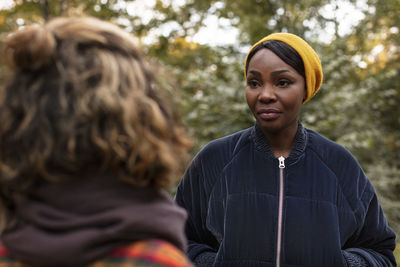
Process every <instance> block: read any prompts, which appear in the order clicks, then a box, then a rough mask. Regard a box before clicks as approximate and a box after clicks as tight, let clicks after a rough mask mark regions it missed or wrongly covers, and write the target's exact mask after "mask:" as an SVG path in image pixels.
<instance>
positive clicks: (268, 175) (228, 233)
mask: <svg viewBox="0 0 400 267" xmlns="http://www.w3.org/2000/svg"><path fill="white" fill-rule="evenodd" d="M282 163H283V164H281V165H282V166H281V167H282V168H280V167H279V160H278V159H276V158H275V157H274V154H273V152H272V150H271V149H270V146H269V145H268V142H267V140H266V139H265V137H264V135H263V133H262V132H261V129H260V128H259V126H258V125H257V124H256V125H255V126H254V127H252V128H249V129H246V130H243V131H241V132H238V133H235V134H233V135H231V136H227V137H224V138H221V139H218V140H215V141H212V142H211V143H209V144H208V145H206V146H205V147H204V148H203V149H202V150H201V151H200V152H199V154H198V155H197V156H196V157H195V158H194V159H193V161H192V163H191V165H190V167H189V168H188V170H187V171H186V173H185V175H184V178H183V180H182V181H181V183H180V184H179V187H178V191H177V194H176V201H177V203H178V204H179V205H181V206H182V207H184V208H185V209H186V210H187V212H188V215H189V217H188V221H187V225H186V234H187V237H188V239H189V249H188V255H189V258H190V259H191V260H192V261H194V262H195V263H196V265H197V266H229V267H236V266H237V267H239V266H240V267H246V266H287V267H289V266H290V267H294V266H302V267H305V266H323V267H329V266H335V267H337V266H396V263H395V259H394V256H393V250H394V247H395V234H394V233H393V231H392V230H391V229H390V228H389V227H388V224H387V221H386V219H385V216H384V214H383V212H382V209H381V207H380V205H379V202H378V199H377V197H376V194H375V191H374V188H373V187H372V185H371V183H370V182H369V180H368V179H367V178H366V176H365V174H364V173H363V171H362V169H361V167H360V166H359V164H358V163H357V161H356V160H355V159H354V157H353V156H352V155H351V154H350V153H349V152H348V151H347V150H346V149H345V148H343V147H342V146H340V145H338V144H336V143H334V142H332V141H329V140H328V139H326V138H324V137H322V136H321V135H319V134H317V133H316V132H313V131H311V130H308V129H305V128H303V127H302V126H301V124H299V129H298V131H297V134H296V137H295V141H294V145H293V149H292V152H291V154H290V156H289V157H288V158H286V159H285V160H284V162H282ZM283 165H284V167H283ZM281 176H282V177H281ZM278 244H280V245H278ZM277 261H278V264H277Z"/></svg>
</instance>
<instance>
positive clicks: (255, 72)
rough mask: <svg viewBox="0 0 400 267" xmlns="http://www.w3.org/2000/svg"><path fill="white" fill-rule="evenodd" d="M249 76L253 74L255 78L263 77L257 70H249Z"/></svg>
mask: <svg viewBox="0 0 400 267" xmlns="http://www.w3.org/2000/svg"><path fill="white" fill-rule="evenodd" d="M249 74H253V75H254V76H257V77H261V76H262V75H261V72H259V71H256V70H249Z"/></svg>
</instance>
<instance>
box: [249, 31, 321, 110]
mask: <svg viewBox="0 0 400 267" xmlns="http://www.w3.org/2000/svg"><path fill="white" fill-rule="evenodd" d="M270 40H276V41H281V42H284V43H286V44H288V45H289V46H291V47H292V48H293V49H294V50H296V51H297V53H299V55H300V57H301V58H302V60H303V63H304V70H305V74H306V81H305V82H306V90H307V95H306V98H305V99H304V101H303V104H304V103H306V102H307V101H308V100H310V99H311V98H312V97H313V96H314V95H315V94H316V93H317V92H318V90H319V88H320V86H321V83H322V78H323V74H322V66H321V61H320V59H319V57H318V55H317V53H316V52H315V51H314V49H312V47H311V46H310V45H309V44H308V43H307V42H306V41H304V40H303V39H302V38H300V37H299V36H297V35H294V34H291V33H284V32H279V33H272V34H270V35H268V36H266V37H264V38H263V39H261V40H260V41H258V42H257V43H255V44H254V45H253V46H252V47H251V48H250V50H249V52H248V53H247V55H246V60H245V65H244V72H245V73H244V76H245V77H246V76H247V73H246V67H247V66H246V64H247V57H248V56H249V54H250V52H251V51H252V50H253V49H254V48H255V47H256V46H257V45H259V44H261V43H263V42H265V41H270Z"/></svg>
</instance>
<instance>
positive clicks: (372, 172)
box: [0, 0, 400, 262]
mask: <svg viewBox="0 0 400 267" xmlns="http://www.w3.org/2000/svg"><path fill="white" fill-rule="evenodd" d="M399 13H400V0H302V1H298V0H220V1H218V0H186V1H185V0H135V1H127V0H125V1H123V0H87V1H80V0H14V1H13V0H1V3H0V40H3V39H4V37H5V36H6V35H7V33H8V32H10V31H13V30H16V29H18V28H21V27H24V26H25V25H29V24H31V23H42V22H44V21H46V20H49V19H51V18H53V17H56V16H82V15H90V16H94V17H98V18H101V19H104V20H107V21H111V22H113V23H116V24H118V25H120V26H121V27H122V28H125V29H126V30H128V31H129V32H131V33H132V34H133V35H134V36H135V37H136V39H137V42H138V45H139V46H141V48H142V49H143V51H144V52H145V53H146V55H147V56H148V58H149V60H151V61H154V62H157V66H158V69H159V73H158V75H157V79H158V81H159V82H160V83H161V84H162V87H163V88H165V89H166V90H167V92H169V94H171V95H172V96H173V97H174V99H175V103H176V105H177V106H178V108H179V111H180V114H181V116H182V119H183V121H184V124H185V125H186V127H187V129H188V131H189V133H190V134H191V136H192V137H193V139H194V141H195V146H194V148H193V150H192V155H194V154H195V153H196V152H197V151H198V150H199V149H200V148H201V147H202V146H203V145H204V144H206V143H207V142H209V141H210V140H212V139H215V138H218V137H221V136H224V135H227V134H231V133H233V132H235V131H237V130H240V129H244V128H247V127H250V126H252V125H253V124H254V120H253V117H252V115H251V114H250V112H249V110H248V108H247V104H246V101H245V97H244V88H245V81H244V76H243V70H242V69H243V61H244V56H245V54H246V52H247V50H248V49H249V48H250V44H252V43H254V42H256V41H258V40H259V39H261V38H262V37H264V36H265V35H267V34H269V33H272V32H277V31H285V32H291V33H294V34H297V35H300V36H302V37H303V38H305V39H306V40H307V41H308V42H309V43H310V44H311V45H312V47H314V48H315V49H316V50H317V52H318V54H319V55H320V58H321V60H322V65H323V69H324V83H323V84H322V87H321V90H320V91H319V93H318V94H317V95H316V96H315V99H314V100H313V101H310V102H308V103H307V104H306V105H304V107H303V111H302V114H301V120H302V123H303V124H304V125H305V126H306V127H309V128H311V129H314V130H316V131H318V132H320V133H321V134H323V135H325V136H327V137H328V138H330V139H331V140H334V141H336V142H338V143H340V144H342V145H344V146H345V147H346V148H347V149H349V150H350V151H351V152H352V153H353V154H354V155H355V157H356V158H357V159H358V161H359V162H360V164H361V166H362V167H363V169H364V170H365V172H366V173H367V175H368V177H369V178H370V180H371V181H372V183H373V184H374V186H375V188H376V191H377V193H378V196H379V200H380V201H381V203H382V206H383V209H384V211H385V214H386V216H387V218H388V220H389V224H390V226H391V227H392V228H393V229H394V230H395V231H396V233H397V236H400V34H399V31H400V16H399ZM8 74H9V73H8V71H7V69H6V68H5V67H4V65H3V64H2V62H0V84H4V83H5V82H6V81H7V78H8ZM396 257H397V261H398V262H400V253H399V248H398V249H397V251H396Z"/></svg>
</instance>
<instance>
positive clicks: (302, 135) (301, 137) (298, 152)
mask: <svg viewBox="0 0 400 267" xmlns="http://www.w3.org/2000/svg"><path fill="white" fill-rule="evenodd" d="M251 135H252V139H253V141H254V144H255V147H256V149H257V150H258V151H260V152H262V153H264V154H265V155H267V156H268V157H269V158H274V159H275V156H274V153H273V151H272V149H271V146H270V145H269V143H268V140H267V138H265V136H264V133H263V132H262V130H261V127H260V125H259V124H258V123H257V122H256V124H255V125H254V127H253V130H252V133H251ZM306 145H307V131H306V129H305V128H304V127H303V125H302V124H301V123H300V121H299V124H298V128H297V132H296V136H295V138H294V141H293V147H292V151H291V152H290V155H289V157H288V158H287V159H285V162H286V163H287V164H289V165H290V164H293V163H295V162H296V161H297V160H299V159H300V157H301V156H302V155H303V154H304V151H305V148H306Z"/></svg>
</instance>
